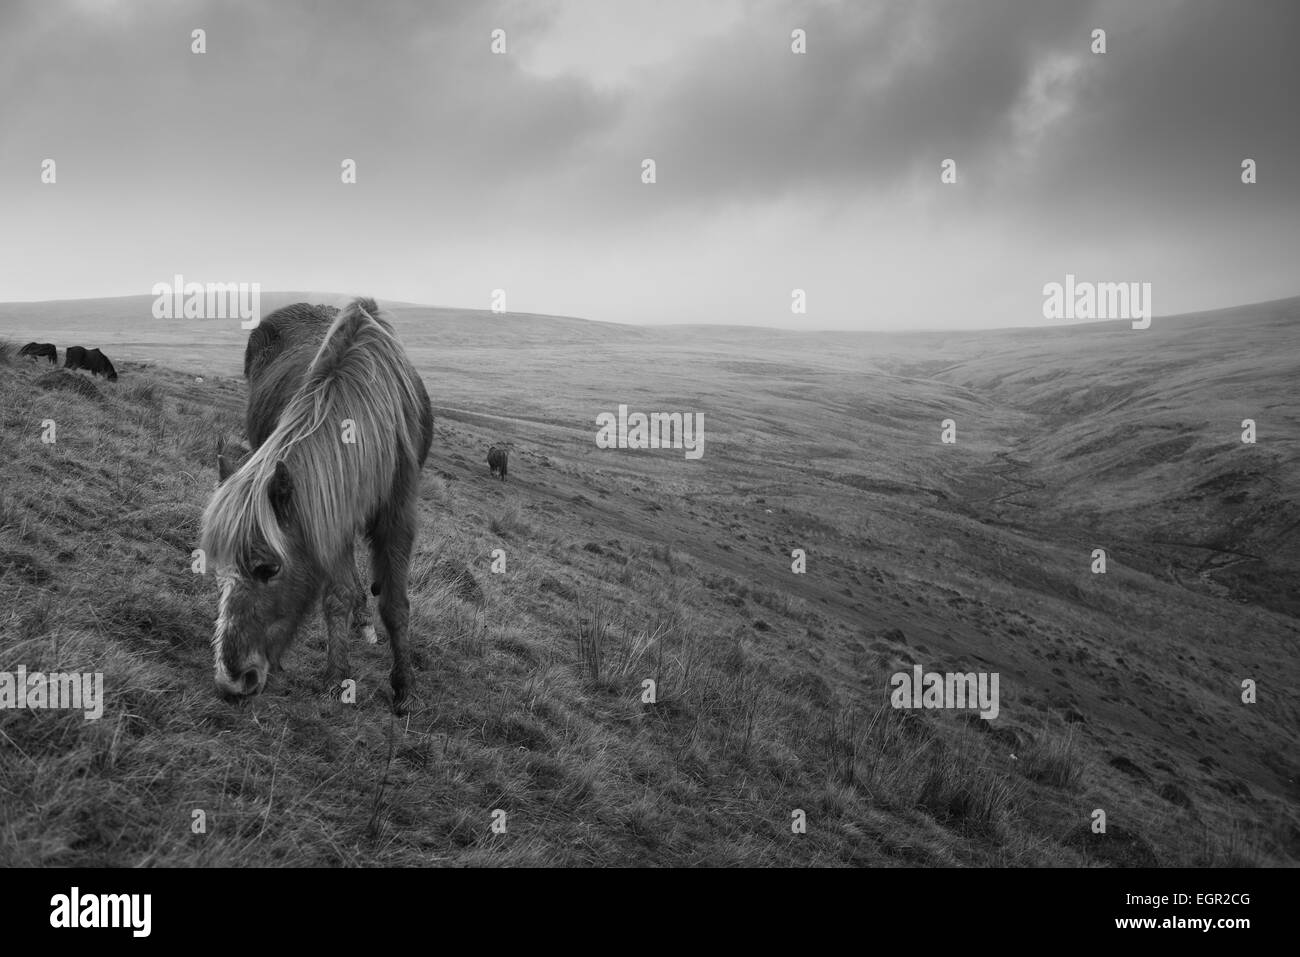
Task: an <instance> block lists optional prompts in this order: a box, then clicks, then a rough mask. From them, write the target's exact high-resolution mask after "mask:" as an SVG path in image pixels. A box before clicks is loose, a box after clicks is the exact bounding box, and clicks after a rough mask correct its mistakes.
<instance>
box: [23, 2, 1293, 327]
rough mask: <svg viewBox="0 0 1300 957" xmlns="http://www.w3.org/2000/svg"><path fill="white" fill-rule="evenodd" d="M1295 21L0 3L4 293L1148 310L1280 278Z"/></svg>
mask: <svg viewBox="0 0 1300 957" xmlns="http://www.w3.org/2000/svg"><path fill="white" fill-rule="evenodd" d="M196 28H202V29H204V30H205V31H206V40H207V52H206V53H205V54H203V55H195V54H193V53H191V31H192V30H194V29H196ZM496 28H500V29H503V30H504V31H505V32H506V44H507V51H508V52H507V53H506V54H505V55H494V54H493V53H492V52H491V36H490V34H491V32H492V30H493V29H496ZM796 28H801V29H803V30H805V31H806V34H807V53H806V54H804V55H795V54H793V53H792V52H791V31H792V30H794V29H796ZM1096 28H1102V29H1105V30H1106V34H1107V36H1106V44H1107V52H1106V53H1105V54H1102V55H1098V54H1094V53H1093V52H1091V50H1090V47H1091V44H1092V37H1091V33H1092V31H1093V30H1094V29H1096ZM1297 37H1300V3H1297V2H1295V0H1277V2H1269V0H1220V2H1203V0H1193V2H1177V0H1142V2H1140V3H1139V2H1133V0H1116V2H1102V0H1098V2H1092V3H1089V2H1082V0H1068V2H1067V0H1061V2H1044V0H1023V2H995V0H942V2H938V0H936V2H926V0H899V2H890V3H875V2H866V0H854V2H846V3H815V2H798V0H771V2H762V0H758V2H740V0H711V2H707V3H706V2H701V0H681V2H679V0H654V2H627V0H551V2H547V0H517V2H499V3H492V2H478V0H455V2H430V0H419V2H415V0H412V2H391V0H373V2H365V3H362V2H357V3H334V2H320V0H310V2H306V0H304V2H286V0H275V2H264V0H259V2H249V3H234V2H225V3H210V2H183V0H181V2H178V0H158V2H148V0H132V2H120V3H118V2H110V0H81V2H60V0H39V2H15V0H2V2H0V300H20V299H55V298H77V297H95V296H109V295H133V294H147V293H148V292H149V290H150V287H151V286H152V285H153V284H154V283H156V282H160V281H168V280H170V279H171V277H172V276H173V275H174V274H176V273H181V274H183V275H184V276H185V277H186V279H187V280H197V281H200V282H234V281H244V282H260V283H261V285H262V287H263V288H264V289H267V290H274V289H310V290H328V291H331V292H338V293H345V294H352V293H357V294H368V295H374V296H377V297H380V298H388V299H400V300H408V301H414V302H423V303H430V304H434V305H449V306H463V307H469V308H487V307H488V305H489V296H490V294H491V291H492V290H493V289H495V288H503V289H505V290H506V295H507V306H508V308H509V309H510V310H511V311H526V312H542V313H558V314H565V315H577V316H584V317H587V318H593V319H606V320H613V321H620V322H650V323H679V322H714V323H743V324H761V325H783V326H791V327H796V328H797V327H808V328H841V329H845V328H849V329H852V328H889V329H913V328H935V327H940V328H944V327H947V328H972V327H981V326H1008V325H1024V324H1043V323H1045V322H1046V320H1044V319H1043V315H1042V302H1043V294H1042V288H1043V285H1044V283H1048V282H1053V281H1062V280H1063V279H1064V276H1065V274H1066V273H1074V274H1075V275H1076V276H1077V277H1079V278H1080V279H1091V280H1095V281H1139V282H1150V283H1152V287H1153V297H1154V300H1155V311H1156V313H1157V314H1158V315H1159V314H1169V313H1174V312H1182V311H1189V310H1196V309H1206V308H1215V307H1219V306H1228V305H1234V304H1239V303H1244V302H1250V301H1256V300H1261V299H1271V298H1277V297H1280V296H1287V295H1294V294H1296V293H1300V281H1297V274H1296V269H1295V263H1296V256H1297V250H1298V249H1300V184H1298V183H1297V175H1298V174H1300V113H1298V112H1297V107H1298V103H1300V56H1297V55H1296V52H1295V49H1294V47H1295V42H1296V39H1297ZM1247 157H1249V158H1252V159H1254V160H1256V161H1257V163H1258V179H1259V182H1258V183H1257V184H1255V185H1251V186H1247V185H1243V184H1242V183H1241V161H1242V160H1243V159H1244V158H1247ZM645 158H653V159H654V160H655V162H656V164H657V177H658V182H657V183H656V184H654V185H645V184H643V183H642V182H641V162H642V160H643V159H645ZM947 158H951V159H953V160H955V161H956V168H957V183H956V184H955V185H944V184H942V183H941V182H940V164H941V162H942V161H943V160H944V159H947ZM46 159H53V160H55V162H56V163H57V183H56V184H54V185H46V184H42V183H41V181H40V177H41V164H42V162H43V161H44V160H46ZM344 159H353V160H355V161H356V163H357V183H356V185H344V184H342V183H341V182H340V172H341V170H340V164H341V162H342V161H343V160H344ZM796 287H798V288H802V289H805V290H806V291H807V302H808V313H807V315H805V316H800V315H792V314H791V312H790V302H791V298H790V297H791V290H792V289H794V288H796Z"/></svg>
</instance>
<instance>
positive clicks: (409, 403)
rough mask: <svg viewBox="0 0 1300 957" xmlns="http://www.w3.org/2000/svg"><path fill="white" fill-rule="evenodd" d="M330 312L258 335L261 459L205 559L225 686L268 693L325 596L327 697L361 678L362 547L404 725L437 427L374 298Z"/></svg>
mask: <svg viewBox="0 0 1300 957" xmlns="http://www.w3.org/2000/svg"><path fill="white" fill-rule="evenodd" d="M332 312H333V311H332V310H325V309H323V308H320V307H313V306H309V305H307V304H305V303H299V304H297V305H294V306H289V307H287V308H285V309H281V310H278V311H277V312H275V313H272V314H271V315H270V316H268V317H267V318H266V319H264V320H263V321H262V322H261V323H260V324H259V325H258V326H257V328H256V329H254V330H253V332H252V334H251V335H250V336H249V341H248V348H247V350H246V352H245V357H244V359H245V366H244V368H245V372H246V374H247V375H248V383H249V396H248V417H247V423H248V437H249V441H250V442H251V443H252V444H253V445H254V446H255V448H254V450H253V452H252V453H251V454H250V455H249V456H248V458H247V459H246V460H245V461H244V462H243V464H242V465H241V466H240V467H239V468H238V470H237V471H235V472H234V473H233V474H230V475H229V476H228V477H226V478H225V480H224V481H223V482H222V483H221V484H220V485H219V486H218V487H217V490H216V492H215V493H214V494H213V496H212V500H211V501H210V502H209V503H208V507H207V509H206V511H205V512H204V514H203V537H202V545H203V548H204V551H205V552H206V554H207V559H208V562H209V563H210V564H211V565H212V566H213V569H214V570H215V572H216V575H217V580H218V583H219V584H220V588H221V591H220V598H219V603H218V610H217V623H216V628H215V631H214V634H213V638H212V645H213V652H214V659H215V676H216V683H217V687H218V689H219V690H220V691H222V692H223V693H224V694H227V695H232V696H236V697H245V696H249V695H255V694H257V693H259V692H260V691H261V690H262V688H263V687H264V686H265V684H266V679H267V676H268V674H269V672H270V670H271V669H272V668H273V667H276V668H278V667H279V662H280V658H281V656H282V655H283V654H284V652H285V650H286V649H287V648H288V647H289V645H290V644H291V643H292V642H293V639H294V637H295V635H296V634H297V632H298V629H299V627H300V626H301V624H302V621H303V619H304V617H306V615H307V614H308V613H309V612H310V611H311V610H312V608H313V607H314V606H315V604H316V602H317V600H318V599H321V598H322V597H323V599H324V601H323V603H322V607H323V611H324V613H325V618H326V626H327V631H328V634H329V654H328V664H327V669H326V674H325V684H326V687H327V688H333V689H335V690H337V688H338V684H339V682H340V681H341V679H343V678H347V677H351V675H350V674H349V669H348V658H347V644H346V636H347V632H348V631H349V623H348V621H347V619H348V618H349V617H350V610H351V608H352V602H353V596H354V595H355V592H356V586H357V583H356V565H355V561H354V558H353V544H354V541H355V538H356V536H357V535H358V534H364V535H365V536H366V539H367V541H368V543H369V546H370V555H371V568H372V572H373V576H374V582H375V587H374V591H375V593H376V594H377V595H378V596H379V615H380V618H381V619H382V620H383V622H384V628H385V629H386V630H387V632H388V640H389V644H390V646H391V648H392V655H393V670H392V685H393V708H394V710H395V711H397V712H398V713H402V712H404V711H406V710H407V709H408V708H409V706H410V703H411V700H412V698H413V696H414V693H415V687H414V675H413V674H412V671H411V647H410V641H409V638H408V636H407V624H408V621H409V618H410V611H409V608H410V605H409V601H408V598H407V574H408V570H409V567H410V559H411V552H412V550H413V548H414V544H415V534H416V527H417V513H416V500H417V495H418V491H419V479H420V468H421V467H422V466H423V464H424V461H425V459H426V458H427V457H428V454H429V444H430V442H431V440H432V435H433V413H432V409H431V407H430V404H429V396H428V393H427V392H426V391H425V388H424V383H423V382H422V381H421V379H420V376H419V374H418V373H417V372H416V371H415V368H414V367H413V366H412V365H411V362H410V360H409V359H408V358H407V356H406V352H405V350H403V348H402V345H401V343H400V342H398V340H397V337H396V335H395V334H394V332H393V327H392V325H391V323H390V322H389V321H388V319H387V318H386V317H385V316H383V315H382V314H381V313H380V312H379V311H378V309H377V308H376V306H375V303H374V300H371V299H356V300H353V301H352V302H351V303H349V304H348V305H347V307H346V308H344V309H343V311H342V312H340V313H338V314H337V315H333V314H332ZM219 464H220V463H219ZM222 471H223V472H225V471H227V470H226V469H225V468H224V467H222Z"/></svg>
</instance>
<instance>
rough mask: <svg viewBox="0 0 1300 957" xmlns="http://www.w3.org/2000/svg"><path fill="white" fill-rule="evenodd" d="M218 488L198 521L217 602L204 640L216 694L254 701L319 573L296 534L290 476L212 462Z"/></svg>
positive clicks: (275, 468) (307, 605)
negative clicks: (213, 622)
mask: <svg viewBox="0 0 1300 957" xmlns="http://www.w3.org/2000/svg"><path fill="white" fill-rule="evenodd" d="M217 466H218V474H219V476H220V484H219V485H218V487H217V491H216V494H214V495H213V497H212V501H211V502H210V503H209V504H208V508H207V510H206V511H205V512H204V515H203V548H204V551H205V553H206V554H207V558H208V561H209V563H210V564H211V565H212V567H213V569H214V571H215V572H216V577H217V583H218V585H219V586H220V589H221V590H220V594H219V597H218V603H217V623H216V628H215V629H214V631H213V635H212V651H213V659H214V676H215V679H216V683H217V690H218V691H220V692H221V693H222V694H223V695H226V696H228V697H237V698H243V697H248V696H251V695H255V694H258V693H259V692H260V691H261V690H262V688H263V687H265V685H266V679H267V676H268V675H269V674H270V671H271V669H272V668H278V667H279V664H280V657H281V655H283V654H284V652H285V650H286V649H287V648H288V647H289V645H290V644H291V643H292V641H293V639H294V636H295V635H296V634H297V631H298V627H299V625H300V624H301V623H302V620H303V618H304V617H305V616H306V615H307V613H308V612H309V611H310V610H311V607H312V603H313V601H314V600H315V598H316V595H317V592H318V584H317V583H318V582H319V581H320V577H321V570H320V569H319V568H318V567H317V563H316V562H315V561H314V560H313V558H312V553H311V550H310V549H309V547H308V544H307V541H306V538H305V536H304V534H303V532H302V529H301V528H300V526H299V522H298V512H299V510H298V509H297V508H296V507H295V490H294V480H293V476H292V475H291V474H290V471H289V469H288V467H287V466H286V465H285V463H284V462H283V461H279V460H277V461H274V463H273V464H272V463H271V462H270V461H269V460H266V459H263V458H262V457H260V456H257V455H254V456H252V457H250V458H249V459H248V460H247V461H246V462H244V463H243V465H242V466H241V467H240V468H238V469H237V470H234V471H233V474H232V464H231V462H230V461H229V460H228V459H227V458H225V457H224V456H222V455H220V454H219V455H218V459H217Z"/></svg>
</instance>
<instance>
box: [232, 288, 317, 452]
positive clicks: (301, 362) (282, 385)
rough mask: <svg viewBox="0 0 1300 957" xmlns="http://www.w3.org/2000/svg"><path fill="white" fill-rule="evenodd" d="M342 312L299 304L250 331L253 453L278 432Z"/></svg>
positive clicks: (247, 366)
mask: <svg viewBox="0 0 1300 957" xmlns="http://www.w3.org/2000/svg"><path fill="white" fill-rule="evenodd" d="M338 313H339V311H338V310H337V309H336V308H334V307H333V306H313V305H309V304H307V303H305V302H296V303H294V304H293V305H291V306H285V307H284V308H283V309H277V310H276V311H275V312H273V313H271V314H270V315H269V316H267V317H266V318H265V319H263V320H262V321H261V322H260V323H258V324H257V326H256V327H255V328H254V329H253V331H252V332H251V333H249V336H248V345H247V346H246V347H245V349H244V377H245V378H246V379H247V380H248V409H247V411H246V417H245V422H244V427H245V429H246V431H247V433H248V444H249V448H250V449H256V448H257V447H258V446H260V445H261V444H262V443H263V442H265V441H266V437H267V436H268V435H270V434H271V432H272V431H273V430H274V429H275V424H276V423H277V422H278V421H280V413H282V412H283V411H284V407H285V406H286V405H288V404H289V400H290V399H292V398H293V395H294V393H295V392H297V391H298V388H299V387H300V386H301V385H302V380H303V376H304V375H306V373H307V367H308V366H310V365H311V360H312V358H313V357H315V355H316V350H318V349H319V348H320V344H321V340H323V339H324V338H325V333H327V332H328V331H329V328H330V324H331V323H333V322H334V320H335V319H336V318H337V317H338Z"/></svg>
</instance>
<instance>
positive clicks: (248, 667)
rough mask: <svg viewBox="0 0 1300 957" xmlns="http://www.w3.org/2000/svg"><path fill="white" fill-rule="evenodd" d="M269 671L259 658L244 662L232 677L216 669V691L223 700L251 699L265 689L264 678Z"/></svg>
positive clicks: (220, 669) (263, 661)
mask: <svg viewBox="0 0 1300 957" xmlns="http://www.w3.org/2000/svg"><path fill="white" fill-rule="evenodd" d="M269 671H270V669H269V668H268V667H267V664H266V661H265V659H262V658H261V656H258V657H257V658H254V659H251V660H249V661H246V662H245V663H244V665H243V667H242V668H239V669H236V672H235V674H234V675H231V674H229V673H227V672H226V670H225V669H224V668H218V669H217V674H216V682H217V691H218V692H219V693H220V694H221V695H222V696H223V697H225V698H236V699H238V698H251V697H252V696H253V695H256V694H261V692H262V689H263V688H265V687H266V677H267V674H268V673H269Z"/></svg>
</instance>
